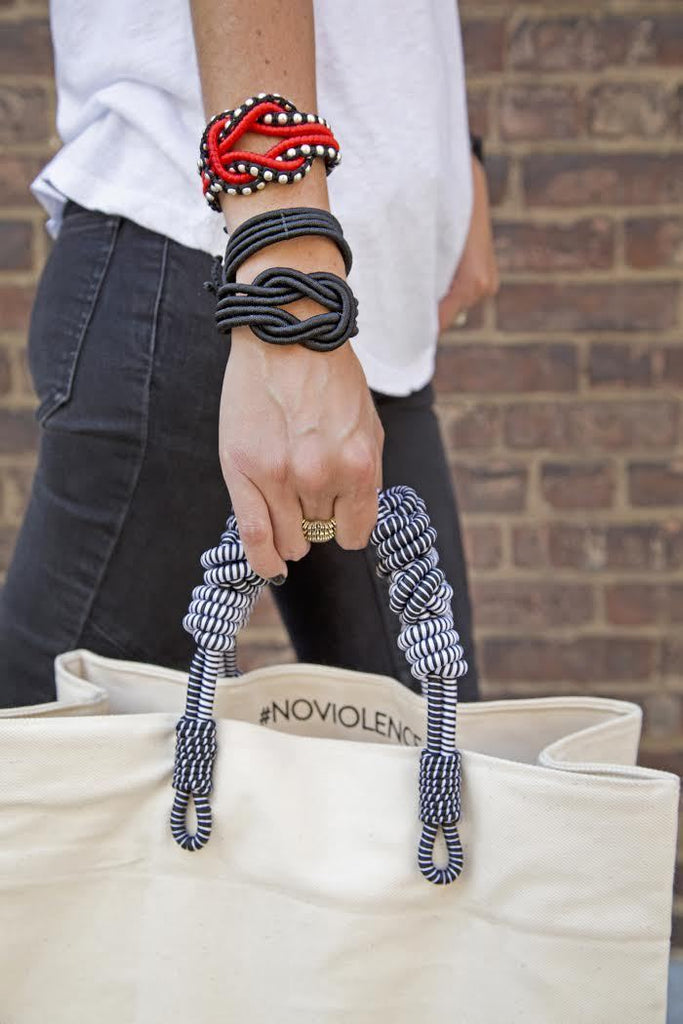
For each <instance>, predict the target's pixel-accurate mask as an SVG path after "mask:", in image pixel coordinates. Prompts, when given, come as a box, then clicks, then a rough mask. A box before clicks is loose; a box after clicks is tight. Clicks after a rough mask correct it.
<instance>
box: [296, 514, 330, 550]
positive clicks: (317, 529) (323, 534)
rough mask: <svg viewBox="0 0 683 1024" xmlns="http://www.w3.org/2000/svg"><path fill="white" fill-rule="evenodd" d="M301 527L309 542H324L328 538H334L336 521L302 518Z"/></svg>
mask: <svg viewBox="0 0 683 1024" xmlns="http://www.w3.org/2000/svg"><path fill="white" fill-rule="evenodd" d="M301 529H302V530H303V531H304V537H305V538H306V540H307V541H310V542H311V544H324V543H325V542H326V541H328V540H334V535H335V533H336V532H337V523H336V521H335V520H334V519H302V520H301Z"/></svg>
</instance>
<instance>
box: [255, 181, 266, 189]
mask: <svg viewBox="0 0 683 1024" xmlns="http://www.w3.org/2000/svg"><path fill="white" fill-rule="evenodd" d="M265 187H266V183H265V181H257V182H256V188H257V189H262V188H265Z"/></svg>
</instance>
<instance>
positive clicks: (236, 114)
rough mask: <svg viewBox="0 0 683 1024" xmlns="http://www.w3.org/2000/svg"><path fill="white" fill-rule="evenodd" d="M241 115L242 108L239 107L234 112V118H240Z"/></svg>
mask: <svg viewBox="0 0 683 1024" xmlns="http://www.w3.org/2000/svg"><path fill="white" fill-rule="evenodd" d="M241 113H242V108H241V107H237V109H236V110H233V112H232V116H233V117H239V116H240V114H241Z"/></svg>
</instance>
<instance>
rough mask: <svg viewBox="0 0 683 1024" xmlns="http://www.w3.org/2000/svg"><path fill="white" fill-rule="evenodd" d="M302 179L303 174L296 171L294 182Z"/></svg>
mask: <svg viewBox="0 0 683 1024" xmlns="http://www.w3.org/2000/svg"><path fill="white" fill-rule="evenodd" d="M302 178H303V174H302V173H301V171H297V172H296V174H295V175H294V181H301V179H302Z"/></svg>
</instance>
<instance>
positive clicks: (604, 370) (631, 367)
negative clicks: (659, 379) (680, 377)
mask: <svg viewBox="0 0 683 1024" xmlns="http://www.w3.org/2000/svg"><path fill="white" fill-rule="evenodd" d="M588 377H589V380H590V383H591V384H592V385H593V386H594V387H607V386H609V387H623V388H630V387H635V388H645V387H649V386H650V385H651V384H652V351H651V349H650V347H649V346H642V345H629V344H627V343H622V342H599V343H596V344H594V345H591V347H590V353H589V363H588Z"/></svg>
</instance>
